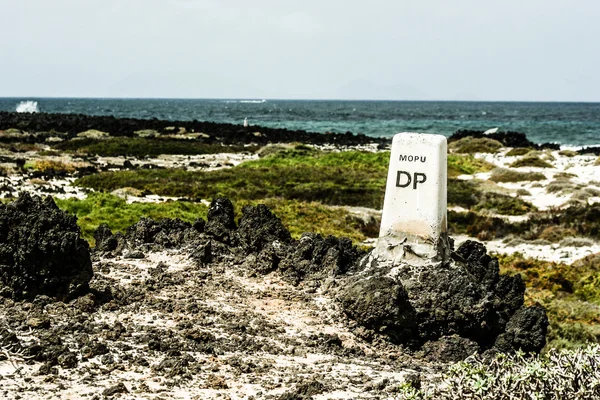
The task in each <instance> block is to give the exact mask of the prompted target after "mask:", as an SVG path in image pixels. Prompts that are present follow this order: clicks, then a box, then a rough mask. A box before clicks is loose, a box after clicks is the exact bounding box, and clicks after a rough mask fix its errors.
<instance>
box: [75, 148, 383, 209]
mask: <svg viewBox="0 0 600 400" xmlns="http://www.w3.org/2000/svg"><path fill="white" fill-rule="evenodd" d="M388 162H389V153H369V152H358V151H349V152H338V153H324V152H317V151H315V150H312V149H305V148H299V149H294V150H290V151H285V152H280V153H276V154H273V155H271V156H268V157H265V158H262V159H259V160H255V161H250V162H246V163H243V164H241V165H239V166H237V167H234V168H229V169H222V170H216V171H206V172H205V171H199V172H190V171H184V170H181V169H169V170H166V169H165V170H139V171H119V172H107V173H101V174H95V175H90V176H86V177H84V178H81V179H79V180H78V181H77V184H78V185H81V186H85V187H90V188H94V189H98V190H104V191H112V190H115V189H117V188H120V187H133V188H136V189H140V190H149V191H150V192H152V193H155V194H159V195H163V196H185V197H192V198H202V199H212V198H215V197H228V198H230V199H232V201H238V200H261V199H265V198H276V197H280V198H284V199H288V200H298V201H307V202H311V201H319V202H321V203H322V204H328V205H349V206H364V207H370V208H381V206H382V204H383V196H384V191H385V179H386V177H387V164H388Z"/></svg>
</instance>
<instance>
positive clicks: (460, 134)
mask: <svg viewBox="0 0 600 400" xmlns="http://www.w3.org/2000/svg"><path fill="white" fill-rule="evenodd" d="M469 136H470V137H473V138H475V139H480V138H488V139H494V140H497V141H499V142H500V143H502V144H503V145H504V146H508V147H527V148H533V149H551V150H560V145H559V144H556V143H543V144H536V143H533V142H532V141H530V140H529V139H527V136H525V134H524V133H520V132H513V131H508V132H496V133H490V134H485V133H484V131H475V130H469V129H459V130H458V131H456V132H455V133H453V134H452V135H451V136H450V137H449V138H448V143H451V142H454V141H457V140H460V139H462V138H465V137H469Z"/></svg>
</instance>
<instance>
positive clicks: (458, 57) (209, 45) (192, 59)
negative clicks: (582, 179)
mask: <svg viewBox="0 0 600 400" xmlns="http://www.w3.org/2000/svg"><path fill="white" fill-rule="evenodd" d="M0 15H1V16H2V18H1V20H2V22H1V23H0V50H1V54H2V56H1V58H0V97H9V96H32V97H33V96H37V97H42V96H55V97H64V96H73V97H191V98H260V99H262V98H266V99H269V98H307V99H321V98H324V99H340V98H344V99H399V100H402V99H409V100H410V99H416V100H420V99H424V100H429V99H432V100H434V99H443V100H534V101H535V100H538V101H546V100H548V101H600V78H599V71H600V1H598V0H361V1H355V0H298V1H297V0H0Z"/></svg>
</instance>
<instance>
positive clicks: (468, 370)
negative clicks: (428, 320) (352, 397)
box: [396, 345, 600, 400]
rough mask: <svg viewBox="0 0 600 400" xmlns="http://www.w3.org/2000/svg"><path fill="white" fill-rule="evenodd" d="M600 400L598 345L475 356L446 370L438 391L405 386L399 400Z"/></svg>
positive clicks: (398, 395)
mask: <svg viewBox="0 0 600 400" xmlns="http://www.w3.org/2000/svg"><path fill="white" fill-rule="evenodd" d="M599 397H600V346H598V345H592V346H588V347H585V348H582V349H577V350H571V351H568V350H562V351H558V350H551V351H549V352H548V353H546V354H543V355H541V356H532V355H525V354H523V353H517V354H514V355H506V354H498V355H496V356H495V357H493V358H491V359H490V358H487V357H484V356H479V355H476V356H471V357H469V358H467V359H466V360H465V361H462V362H459V363H456V364H452V365H451V366H449V367H448V368H447V369H446V370H445V371H443V372H442V377H441V382H438V384H437V385H436V386H435V387H431V385H428V386H427V387H425V388H423V389H420V390H417V389H414V388H412V387H411V386H410V385H403V386H402V387H401V388H400V390H399V391H398V394H397V397H396V398H397V399H402V400H407V399H440V400H450V399H452V400H461V399H480V400H514V399H539V400H542V399H544V400H564V399H590V400H591V399H598V398H599Z"/></svg>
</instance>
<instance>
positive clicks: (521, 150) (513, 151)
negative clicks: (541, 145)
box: [506, 147, 533, 156]
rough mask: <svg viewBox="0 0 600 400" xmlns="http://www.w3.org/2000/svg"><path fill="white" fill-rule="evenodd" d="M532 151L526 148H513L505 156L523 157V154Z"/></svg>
mask: <svg viewBox="0 0 600 400" xmlns="http://www.w3.org/2000/svg"><path fill="white" fill-rule="evenodd" d="M531 151H533V149H529V148H526V147H515V148H514V149H511V150H509V151H508V152H507V153H506V155H507V156H524V155H525V154H527V153H529V152H531Z"/></svg>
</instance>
